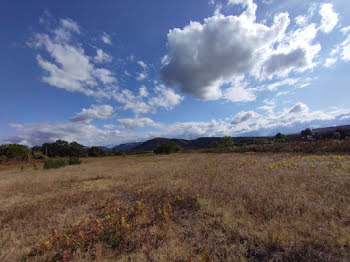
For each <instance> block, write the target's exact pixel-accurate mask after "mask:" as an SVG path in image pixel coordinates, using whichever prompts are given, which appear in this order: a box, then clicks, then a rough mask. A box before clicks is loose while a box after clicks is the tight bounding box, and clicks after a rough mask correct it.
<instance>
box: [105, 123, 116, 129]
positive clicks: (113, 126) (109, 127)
mask: <svg viewBox="0 0 350 262" xmlns="http://www.w3.org/2000/svg"><path fill="white" fill-rule="evenodd" d="M103 127H104V128H106V129H115V128H116V126H115V125H111V124H110V125H103Z"/></svg>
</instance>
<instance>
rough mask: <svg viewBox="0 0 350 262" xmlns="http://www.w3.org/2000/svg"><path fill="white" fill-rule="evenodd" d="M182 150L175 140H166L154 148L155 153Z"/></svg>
mask: <svg viewBox="0 0 350 262" xmlns="http://www.w3.org/2000/svg"><path fill="white" fill-rule="evenodd" d="M180 150H182V147H181V146H179V145H178V144H176V143H175V142H166V143H162V144H160V145H158V146H157V148H156V149H155V150H154V153H156V154H171V153H175V152H178V151H180Z"/></svg>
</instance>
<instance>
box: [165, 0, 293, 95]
mask: <svg viewBox="0 0 350 262" xmlns="http://www.w3.org/2000/svg"><path fill="white" fill-rule="evenodd" d="M248 2H250V5H248V6H247V11H246V12H244V13H243V14H242V15H240V16H224V15H221V14H219V15H215V16H213V17H209V18H206V19H205V20H204V23H203V24H201V23H198V22H191V23H190V24H189V25H187V26H186V27H185V28H183V29H178V28H175V29H173V30H170V31H169V33H168V42H167V45H168V49H169V53H168V54H167V55H166V56H165V57H164V59H163V62H164V66H163V68H162V69H161V78H162V80H163V81H164V82H165V83H166V84H167V85H169V86H176V87H178V88H180V90H181V91H182V92H184V93H188V94H192V95H194V96H195V97H197V98H200V99H217V98H219V97H221V96H222V91H221V89H220V86H221V85H222V84H223V83H227V82H230V81H231V80H232V79H233V78H234V77H235V76H241V75H242V74H245V73H246V72H250V71H252V69H253V68H254V66H255V65H256V61H258V60H259V59H260V57H261V54H262V52H263V50H264V49H266V48H268V47H269V46H270V45H271V44H272V43H274V42H275V41H276V40H277V39H278V38H279V36H280V35H281V34H283V33H284V31H285V30H286V28H287V26H288V24H289V18H288V14H286V13H283V14H279V15H277V16H276V17H275V20H274V23H273V24H272V25H271V26H270V27H269V26H266V25H263V24H259V23H256V22H255V16H253V15H252V14H255V8H256V5H255V4H253V3H252V1H248Z"/></svg>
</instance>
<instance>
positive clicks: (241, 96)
mask: <svg viewBox="0 0 350 262" xmlns="http://www.w3.org/2000/svg"><path fill="white" fill-rule="evenodd" d="M247 85H248V83H247V82H244V81H242V80H241V79H239V78H238V79H236V80H233V81H232V82H231V87H229V88H226V89H225V90H224V95H223V96H224V98H225V99H227V100H229V101H231V102H250V101H255V100H256V95H255V91H256V89H254V88H247Z"/></svg>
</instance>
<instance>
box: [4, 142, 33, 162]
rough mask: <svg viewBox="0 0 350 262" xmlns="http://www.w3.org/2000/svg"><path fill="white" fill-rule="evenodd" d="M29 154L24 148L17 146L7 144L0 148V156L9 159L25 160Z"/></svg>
mask: <svg viewBox="0 0 350 262" xmlns="http://www.w3.org/2000/svg"><path fill="white" fill-rule="evenodd" d="M29 155H30V152H29V150H28V148H27V147H26V146H23V145H18V144H7V145H1V146H0V156H5V157H6V158H10V159H27V158H28V157H29Z"/></svg>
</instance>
